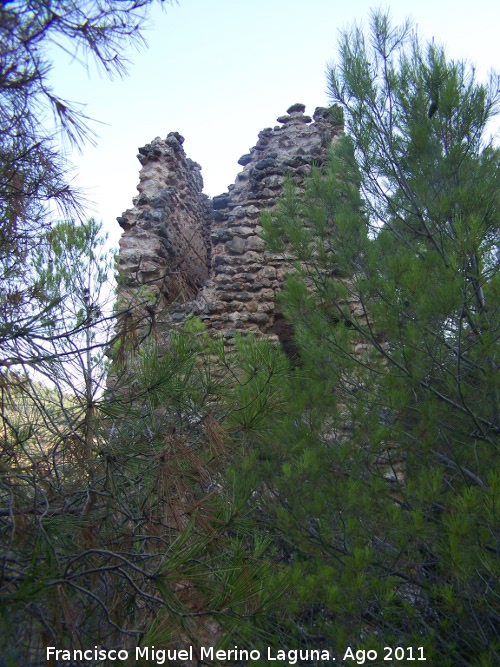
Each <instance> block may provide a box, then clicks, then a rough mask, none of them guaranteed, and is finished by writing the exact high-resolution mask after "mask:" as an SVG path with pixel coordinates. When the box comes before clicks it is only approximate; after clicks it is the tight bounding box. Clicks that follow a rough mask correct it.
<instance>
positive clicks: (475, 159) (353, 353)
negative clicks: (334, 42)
mask: <svg viewBox="0 0 500 667" xmlns="http://www.w3.org/2000/svg"><path fill="white" fill-rule="evenodd" d="M329 87H330V93H331V99H332V102H333V103H334V104H336V105H340V107H341V108H342V110H343V112H344V115H345V122H346V135H345V136H344V137H343V138H342V139H341V140H340V141H339V142H338V143H337V144H336V145H335V146H334V148H333V150H332V157H331V160H330V163H329V165H328V168H327V169H326V172H320V171H319V170H316V171H315V172H314V173H313V174H312V176H311V178H310V180H309V183H308V185H307V188H306V191H305V193H303V194H302V195H301V196H300V197H299V196H298V195H297V193H295V192H294V191H293V187H292V186H291V185H289V186H288V187H287V189H286V192H285V195H284V198H283V200H282V202H281V204H280V206H279V208H278V210H277V212H276V213H275V214H269V215H267V217H266V219H265V220H264V229H265V236H266V238H267V241H268V243H269V244H270V248H271V249H272V250H273V251H275V252H276V251H280V250H282V251H286V252H287V256H292V257H294V258H295V271H294V272H293V273H292V274H291V275H290V277H289V279H288V281H287V285H286V288H285V290H284V292H283V305H284V309H285V314H286V316H287V318H288V319H289V321H290V322H293V323H294V327H295V331H296V340H297V343H298V345H299V347H300V350H301V351H300V356H301V365H300V366H299V367H298V368H297V370H296V378H295V380H294V381H293V382H292V385H291V388H290V394H289V396H290V415H289V416H288V417H287V418H286V419H284V420H281V422H278V421H276V423H275V424H274V434H271V435H270V436H269V437H268V438H267V439H266V441H265V442H263V443H262V444H261V445H257V447H256V449H255V451H254V452H253V453H252V457H251V458H250V459H249V461H248V462H247V471H246V474H247V475H248V474H250V473H249V471H253V474H254V475H255V476H256V479H258V478H259V476H260V478H263V479H264V480H265V483H266V485H267V486H268V487H269V488H271V489H272V493H268V494H267V495H266V496H265V501H262V500H261V503H260V504H261V506H260V507H259V510H258V517H259V520H260V521H261V522H262V523H263V525H264V526H265V527H266V528H267V529H269V530H272V531H273V532H275V531H277V532H278V535H280V536H281V537H280V538H279V541H278V543H279V544H281V545H282V549H283V552H282V558H283V560H284V561H285V562H287V563H288V567H289V571H290V576H291V580H292V581H293V582H294V585H293V596H292V597H291V599H290V601H289V604H290V607H289V608H290V609H291V610H293V614H291V618H290V619H289V621H290V628H291V632H292V633H294V634H295V637H296V640H297V641H299V642H300V643H301V645H303V646H311V645H314V644H316V645H318V644H323V645H325V646H332V647H334V648H335V650H336V651H337V655H338V656H340V658H342V649H343V647H345V646H346V645H348V644H349V643H351V644H353V645H356V644H358V645H362V647H363V648H366V649H369V648H374V649H376V650H378V651H379V657H380V656H381V655H382V654H383V647H384V646H393V647H395V646H401V647H403V648H404V649H405V650H406V652H405V653H404V658H405V659H408V658H409V657H410V654H409V653H408V647H417V646H420V647H422V650H423V652H424V654H425V657H426V658H427V660H430V661H431V663H432V664H440V665H493V664H497V663H498V659H499V655H500V645H499V643H498V636H499V629H500V616H499V614H498V600H499V595H500V588H499V575H500V564H499V550H498V537H499V535H498V526H499V518H500V517H499V509H498V508H499V505H498V502H499V491H500V460H499V429H500V423H499V388H500V387H499V381H500V374H499V372H498V358H499V352H500V348H499V331H500V311H499V308H498V304H499V303H500V299H499V296H500V294H499V288H500V276H499V251H498V240H499V221H500V170H499V158H500V152H499V151H498V149H497V148H496V147H495V145H494V144H493V143H492V141H491V140H488V138H487V131H488V123H489V121H490V120H491V119H492V118H493V117H494V115H495V113H496V112H497V110H498V103H499V101H500V89H499V81H498V78H497V77H495V76H493V75H492V77H491V79H490V80H489V82H488V83H486V84H482V83H479V82H478V81H477V80H476V78H475V75H474V70H473V69H472V68H471V67H470V66H468V65H467V64H465V63H461V62H455V61H449V60H447V59H446V56H445V53H444V51H443V49H442V48H440V47H438V46H436V45H435V44H434V43H431V44H427V45H423V44H422V43H421V42H420V41H419V39H418V37H417V35H416V33H414V32H413V31H412V29H411V26H410V25H409V24H405V25H403V26H402V27H394V26H393V25H392V24H391V22H390V20H389V18H388V16H387V15H385V14H382V13H374V14H373V15H372V20H371V33H370V35H369V36H368V35H367V36H365V35H364V33H363V31H362V30H361V29H358V28H354V29H353V30H352V31H349V32H346V33H344V34H343V35H342V36H341V39H340V53H339V60H338V62H337V63H336V64H334V65H332V67H331V68H330V70H329ZM434 107H435V108H434ZM429 108H431V109H432V113H430V112H429ZM262 504H265V506H266V512H265V513H264V512H263V509H262ZM414 657H417V656H415V654H414Z"/></svg>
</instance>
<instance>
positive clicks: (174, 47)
mask: <svg viewBox="0 0 500 667" xmlns="http://www.w3.org/2000/svg"><path fill="white" fill-rule="evenodd" d="M374 7H375V8H377V7H381V8H383V9H389V11H390V14H391V16H392V18H393V21H394V22H395V23H401V22H403V21H404V19H406V18H410V19H412V21H413V22H414V24H415V25H416V26H417V30H418V33H419V35H420V36H421V37H422V38H424V39H428V40H430V39H433V38H434V40H435V42H436V43H439V44H442V45H444V46H445V48H446V52H447V55H448V57H449V58H454V59H467V60H468V61H470V62H471V63H472V64H474V65H475V66H476V70H477V73H478V75H479V77H480V78H484V79H485V78H486V77H487V74H488V73H489V71H490V70H491V69H496V70H497V71H500V46H499V45H500V40H499V38H498V30H499V26H500V3H499V2H498V1H497V0H475V2H472V3H470V2H457V0H420V1H419V2H415V0H411V1H410V0H398V2H394V3H389V4H377V3H374V2H373V0H371V1H369V0H343V1H342V2H340V1H339V0H179V2H178V3H174V4H173V5H165V7H164V9H163V10H162V9H161V8H160V6H159V5H154V6H153V8H152V11H151V12H150V25H149V28H148V29H147V30H146V31H145V33H144V36H145V37H146V39H147V41H148V44H149V48H148V49H143V50H141V51H139V52H138V51H136V50H134V49H131V50H130V52H128V54H127V55H128V57H129V59H130V62H131V64H130V67H129V74H128V76H126V77H125V78H123V79H114V80H113V81H110V80H109V79H108V78H107V77H106V76H105V75H103V74H101V73H99V72H98V71H97V70H96V69H95V67H93V66H90V67H89V68H88V70H86V69H85V68H84V67H82V65H81V64H80V63H78V62H77V61H75V60H74V59H71V58H69V56H68V55H67V54H65V53H63V52H54V57H55V62H54V70H53V72H52V75H51V84H52V87H53V89H54V92H56V94H58V95H59V96H60V97H62V98H63V99H66V100H69V101H73V102H78V103H82V104H83V105H84V112H85V114H86V115H87V116H90V117H91V118H93V119H95V120H96V121H99V122H95V123H93V124H92V128H93V129H94V130H95V131H96V132H97V134H98V137H97V145H96V146H95V147H93V146H91V145H87V146H86V147H85V148H84V149H83V152H82V153H81V154H76V153H74V154H72V155H70V156H69V158H70V159H71V161H72V162H73V164H74V165H75V170H74V172H73V185H74V186H76V187H79V188H81V189H83V190H84V193H85V196H86V199H87V211H88V215H89V216H90V215H92V216H94V217H95V218H97V219H98V220H101V221H102V222H103V226H104V229H105V230H106V232H107V233H108V234H109V239H110V242H111V244H112V245H113V246H116V245H117V244H118V240H119V237H120V234H121V229H120V227H119V225H118V223H117V222H116V217H117V216H119V215H121V213H122V212H123V211H125V210H126V209H128V208H130V207H131V206H132V197H134V196H135V195H136V193H137V190H136V186H137V183H138V182H139V167H140V165H139V162H138V160H137V158H136V155H137V150H138V148H139V147H140V146H143V145H144V144H146V143H149V142H150V141H151V140H152V139H154V138H155V137H157V136H160V137H162V138H164V137H166V135H167V134H168V133H169V132H172V131H177V132H180V133H181V134H182V135H183V136H184V137H185V143H184V149H185V151H186V153H187V155H188V157H190V158H191V159H193V160H195V161H196V162H198V163H199V164H200V165H201V166H202V172H201V173H202V176H203V179H204V183H205V189H204V191H205V192H206V193H207V194H208V195H210V196H215V195H218V194H221V193H222V192H224V191H226V190H227V187H228V185H229V184H231V183H233V182H234V180H235V177H236V174H237V173H238V172H239V171H240V170H241V167H240V166H239V165H238V164H237V161H238V159H239V158H240V156H241V155H243V154H244V153H247V152H248V150H249V148H251V147H252V146H254V145H255V143H256V141H257V134H258V132H260V130H262V129H263V128H264V127H273V126H274V125H275V124H276V118H277V117H278V116H280V115H282V114H283V113H285V112H286V109H287V108H288V107H289V106H290V105H292V104H294V103H295V102H302V103H303V104H305V105H306V113H309V114H311V115H312V113H313V112H314V109H315V107H317V106H327V105H328V104H329V103H330V101H329V99H328V96H327V92H326V75H325V72H326V67H327V64H328V63H329V62H331V61H333V60H335V58H336V50H337V41H338V36H339V31H340V30H344V29H346V28H348V27H349V26H351V25H352V24H353V22H355V21H356V22H358V23H362V24H364V25H365V26H367V25H368V21H369V14H370V9H372V8H374Z"/></svg>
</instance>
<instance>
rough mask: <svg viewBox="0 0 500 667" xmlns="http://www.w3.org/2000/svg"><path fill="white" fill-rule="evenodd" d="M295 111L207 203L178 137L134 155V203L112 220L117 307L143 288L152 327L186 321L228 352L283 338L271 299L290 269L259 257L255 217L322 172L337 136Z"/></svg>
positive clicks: (335, 126)
mask: <svg viewBox="0 0 500 667" xmlns="http://www.w3.org/2000/svg"><path fill="white" fill-rule="evenodd" d="M304 111H305V107H304V105H302V104H294V105H293V106H291V107H290V108H289V109H288V111H287V113H286V115H284V116H280V117H279V118H278V119H277V120H278V123H279V125H276V126H275V127H274V128H266V129H264V130H262V132H260V133H259V135H258V137H259V138H258V141H257V144H256V145H255V146H254V147H253V148H251V149H250V152H249V153H248V154H245V155H243V156H242V157H241V158H240V159H239V161H238V163H239V164H240V165H241V166H242V167H243V170H242V171H241V172H240V173H239V174H238V175H237V177H236V182H235V183H234V185H230V186H229V188H228V192H226V193H224V194H222V195H219V196H217V197H214V198H213V199H212V200H209V199H208V198H207V197H206V196H205V195H203V194H202V178H201V175H200V167H199V165H197V164H196V163H195V162H192V161H191V160H190V159H189V158H187V157H186V155H185V153H184V150H183V148H182V142H183V138H182V137H181V136H180V135H179V134H178V133H176V132H173V133H170V134H169V135H168V136H167V138H166V139H165V140H161V139H159V138H157V139H155V140H154V141H153V142H152V143H151V144H148V145H147V146H145V147H144V148H141V149H139V156H138V157H139V160H140V162H141V164H142V169H141V174H140V183H139V186H138V190H139V195H138V196H137V197H136V198H135V199H134V207H133V208H132V209H130V210H129V211H126V212H125V213H124V214H123V215H122V216H121V217H120V218H118V221H119V223H120V225H121V226H122V227H123V229H124V234H123V236H122V239H121V241H120V253H119V275H120V278H119V284H120V285H119V297H120V299H121V300H122V301H125V302H129V303H130V302H131V301H132V300H135V301H136V302H137V301H139V300H140V299H139V298H138V295H139V294H141V291H140V290H141V288H142V290H143V291H144V289H147V291H148V292H149V294H150V299H151V298H154V300H155V310H156V313H155V317H156V321H157V322H158V323H161V324H163V325H165V326H170V325H172V324H175V323H181V322H182V321H184V320H185V318H186V317H187V316H188V315H189V313H194V314H196V315H197V316H199V317H201V319H202V320H203V321H204V323H205V326H206V327H207V329H209V330H212V331H214V332H218V333H221V334H223V335H224V337H225V339H226V342H227V344H228V345H230V344H231V342H232V338H233V336H234V333H235V332H237V331H253V332H255V333H256V334H258V335H266V336H269V337H271V338H272V339H274V340H277V339H278V338H280V339H282V340H284V339H285V338H286V337H287V327H286V325H285V324H284V322H283V320H282V318H281V316H280V314H279V312H278V309H277V308H276V293H277V291H279V290H280V288H281V287H282V285H283V281H284V278H285V275H286V272H287V270H289V266H287V263H286V260H285V258H284V257H283V256H281V255H273V254H270V253H268V252H266V251H265V250H264V242H263V240H262V239H261V238H260V236H259V233H260V231H261V227H260V224H259V222H260V214H261V212H262V211H263V210H264V209H265V208H269V207H272V206H274V205H275V203H276V199H277V197H278V196H279V194H280V193H281V190H282V186H283V181H284V179H285V176H291V177H292V178H293V180H294V182H295V183H296V185H297V186H298V187H299V188H300V187H301V186H302V184H303V180H304V177H305V176H306V175H307V174H308V173H309V172H310V170H311V165H312V164H317V165H322V164H324V162H325V161H326V159H327V157H328V151H329V148H330V146H331V145H332V142H333V141H334V140H335V138H336V137H338V136H339V135H340V134H341V132H342V130H343V128H342V125H341V124H339V123H338V122H337V123H336V122H335V120H332V119H333V116H332V114H331V112H330V110H328V109H325V108H317V109H316V110H315V112H314V114H313V117H312V118H311V117H310V116H307V115H305V113H304ZM149 308H151V306H149Z"/></svg>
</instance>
